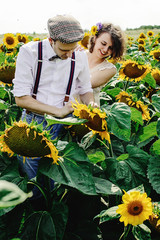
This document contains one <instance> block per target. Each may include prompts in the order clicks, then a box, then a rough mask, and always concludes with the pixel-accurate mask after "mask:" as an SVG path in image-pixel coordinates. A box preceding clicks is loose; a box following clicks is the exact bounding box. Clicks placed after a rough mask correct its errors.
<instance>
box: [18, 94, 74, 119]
mask: <svg viewBox="0 0 160 240" xmlns="http://www.w3.org/2000/svg"><path fill="white" fill-rule="evenodd" d="M15 101H16V104H17V105H18V106H19V107H21V108H25V109H27V110H29V111H31V112H35V113H38V114H42V115H44V114H49V115H52V116H54V117H60V118H61V117H64V116H65V115H67V114H69V113H70V112H71V111H72V109H71V107H70V106H65V107H63V108H57V107H55V106H50V105H48V104H44V103H41V102H39V101H37V100H36V99H34V98H32V97H31V96H22V97H15Z"/></svg>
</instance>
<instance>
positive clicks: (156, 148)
mask: <svg viewBox="0 0 160 240" xmlns="http://www.w3.org/2000/svg"><path fill="white" fill-rule="evenodd" d="M152 146H153V152H154V153H155V154H157V155H160V139H158V140H157V141H155V142H154V143H153V145H152Z"/></svg>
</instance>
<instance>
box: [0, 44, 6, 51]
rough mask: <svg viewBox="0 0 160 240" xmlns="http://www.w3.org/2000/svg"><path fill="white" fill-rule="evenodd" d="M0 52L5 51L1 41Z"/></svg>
mask: <svg viewBox="0 0 160 240" xmlns="http://www.w3.org/2000/svg"><path fill="white" fill-rule="evenodd" d="M0 52H5V45H4V44H3V43H1V44H0Z"/></svg>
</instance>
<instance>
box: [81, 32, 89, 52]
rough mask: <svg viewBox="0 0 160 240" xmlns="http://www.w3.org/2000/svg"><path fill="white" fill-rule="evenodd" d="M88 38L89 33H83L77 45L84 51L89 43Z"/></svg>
mask: <svg viewBox="0 0 160 240" xmlns="http://www.w3.org/2000/svg"><path fill="white" fill-rule="evenodd" d="M90 36H91V34H90V33H86V32H85V34H84V37H83V39H82V40H81V41H79V42H78V44H79V45H80V46H82V47H83V48H84V49H88V43H89V38H90Z"/></svg>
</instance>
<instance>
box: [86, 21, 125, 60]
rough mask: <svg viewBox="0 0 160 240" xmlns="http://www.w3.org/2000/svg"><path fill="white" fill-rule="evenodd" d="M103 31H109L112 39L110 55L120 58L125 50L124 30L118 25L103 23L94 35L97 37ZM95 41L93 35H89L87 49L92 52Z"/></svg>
mask: <svg viewBox="0 0 160 240" xmlns="http://www.w3.org/2000/svg"><path fill="white" fill-rule="evenodd" d="M103 33H109V34H110V36H111V39H112V44H113V52H112V55H111V57H112V58H114V59H118V58H121V57H122V55H123V53H124V50H125V36H124V32H123V31H122V30H121V28H120V27H119V26H114V25H113V24H112V23H104V24H102V27H101V28H100V29H99V31H97V33H96V34H95V37H96V38H98V37H99V36H100V35H101V34H103ZM94 45H95V41H94V36H91V38H90V40H89V45H88V49H89V52H90V53H92V52H93V49H94Z"/></svg>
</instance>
